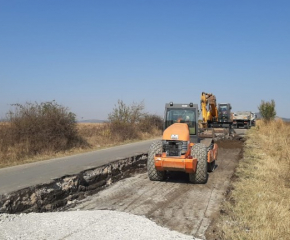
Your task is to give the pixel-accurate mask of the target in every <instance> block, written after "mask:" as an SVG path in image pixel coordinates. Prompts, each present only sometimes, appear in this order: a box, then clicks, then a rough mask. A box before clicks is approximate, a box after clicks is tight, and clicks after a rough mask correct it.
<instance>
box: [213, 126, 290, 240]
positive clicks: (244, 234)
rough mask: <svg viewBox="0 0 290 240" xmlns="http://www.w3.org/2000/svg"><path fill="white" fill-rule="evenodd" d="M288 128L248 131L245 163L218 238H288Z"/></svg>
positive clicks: (231, 195) (241, 164)
mask: <svg viewBox="0 0 290 240" xmlns="http://www.w3.org/2000/svg"><path fill="white" fill-rule="evenodd" d="M289 145H290V125H289V124H286V123H284V122H283V121H281V120H278V121H273V122H270V123H269V124H265V123H263V122H259V123H257V127H256V128H253V129H251V130H250V131H248V134H247V141H246V145H245V152H244V160H243V161H241V162H240V164H239V167H238V169H237V172H236V175H237V177H238V179H237V181H235V182H234V183H233V190H232V191H231V193H230V195H229V196H228V200H227V201H226V202H225V203H224V206H223V210H224V211H225V214H224V215H222V219H221V221H220V222H219V223H218V228H219V231H220V239H253V240H254V239H255V240H256V239H263V240H267V239H269V240H270V239H271V240H272V239H285V240H286V239H290V227H289V226H290V174H289V170H290V146H289Z"/></svg>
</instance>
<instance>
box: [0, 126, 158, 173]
mask: <svg viewBox="0 0 290 240" xmlns="http://www.w3.org/2000/svg"><path fill="white" fill-rule="evenodd" d="M7 128H9V123H0V132H1V130H2V132H3V130H5V129H7ZM77 131H78V134H79V136H80V137H81V138H83V139H84V140H85V141H86V142H87V143H88V147H74V148H71V149H69V150H64V151H57V152H55V151H51V150H49V149H48V150H47V151H44V152H41V153H38V154H35V155H25V154H21V153H22V152H23V147H24V146H23V144H22V145H21V144H20V145H19V144H18V145H17V144H16V145H14V146H12V147H10V148H9V149H8V151H6V152H5V153H4V152H2V151H1V145H4V144H3V143H4V142H5V139H4V138H0V168H1V167H7V166H14V165H18V164H23V163H29V162H36V161H41V160H46V159H50V158H56V157H63V156H69V155H73V154H78V153H84V152H88V151H93V150H98V149H102V148H107V147H112V146H116V145H121V144H126V143H130V142H134V141H138V140H145V139H151V138H155V137H160V136H161V134H162V132H161V130H158V129H157V128H156V129H154V128H153V129H151V130H150V132H146V131H138V132H137V138H134V139H127V140H125V141H123V140H122V139H121V138H119V137H118V136H116V135H115V134H113V133H112V131H111V128H110V125H109V124H108V123H78V124H77ZM0 135H1V134H0Z"/></svg>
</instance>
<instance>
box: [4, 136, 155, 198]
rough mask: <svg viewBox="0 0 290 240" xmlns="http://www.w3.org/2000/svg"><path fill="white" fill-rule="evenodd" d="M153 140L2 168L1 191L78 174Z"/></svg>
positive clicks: (142, 148) (144, 149) (145, 146)
mask: <svg viewBox="0 0 290 240" xmlns="http://www.w3.org/2000/svg"><path fill="white" fill-rule="evenodd" d="M153 141H154V140H146V141H142V142H137V143H131V144H126V145H122V146H117V147H112V148H107V149H102V150H98V151H93V152H89V153H84V154H78V155H74V156H69V157H62V158H55V159H51V160H46V161H41V162H35V163H29V164H23V165H19V166H14V167H8V168H3V169H0V195H1V194H6V193H10V192H13V191H16V190H19V189H22V188H25V187H30V186H34V185H36V184H43V183H49V182H50V181H51V180H52V179H55V178H60V177H62V176H65V175H70V174H77V173H79V172H81V171H83V170H86V169H90V168H94V167H99V166H101V165H104V164H106V163H109V162H112V161H115V160H118V159H124V158H127V157H131V156H134V155H137V154H142V153H147V152H148V149H149V146H150V144H151V143H152V142H153Z"/></svg>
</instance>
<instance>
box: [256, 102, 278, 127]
mask: <svg viewBox="0 0 290 240" xmlns="http://www.w3.org/2000/svg"><path fill="white" fill-rule="evenodd" d="M258 109H259V111H260V114H261V116H262V118H263V120H264V121H266V122H269V121H271V120H273V119H274V118H275V117H276V110H275V101H274V100H271V102H265V101H263V100H262V102H261V104H260V105H259V106H258Z"/></svg>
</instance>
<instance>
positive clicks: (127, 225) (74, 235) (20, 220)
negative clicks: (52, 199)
mask: <svg viewBox="0 0 290 240" xmlns="http://www.w3.org/2000/svg"><path fill="white" fill-rule="evenodd" d="M0 239H13V240H14V239H21V240H24V239H30V240H32V239H47V240H48V239H53V240H56V239H104V240H111V239H112V240H113V239H114V240H116V239H122V240H123V239H130V240H131V239H162V240H163V239H164V240H166V239H168V240H169V239H170V240H171V239H184V240H186V239H195V238H194V237H192V236H189V235H184V234H181V233H178V232H176V231H171V230H169V229H167V228H163V227H160V226H158V225H157V224H156V223H154V222H152V221H150V220H149V219H147V218H145V217H142V216H136V215H132V214H129V213H124V212H116V211H108V210H95V211H69V212H52V213H29V214H20V215H10V214H0Z"/></svg>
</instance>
